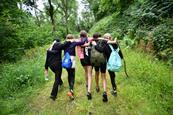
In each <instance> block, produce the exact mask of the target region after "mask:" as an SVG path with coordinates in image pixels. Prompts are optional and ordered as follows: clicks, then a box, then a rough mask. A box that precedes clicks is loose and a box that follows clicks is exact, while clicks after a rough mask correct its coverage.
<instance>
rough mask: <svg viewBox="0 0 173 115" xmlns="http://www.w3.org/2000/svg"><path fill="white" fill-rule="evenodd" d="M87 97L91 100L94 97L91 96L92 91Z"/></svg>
mask: <svg viewBox="0 0 173 115" xmlns="http://www.w3.org/2000/svg"><path fill="white" fill-rule="evenodd" d="M87 97H88V100H91V99H92V96H91V93H90V92H88V93H87Z"/></svg>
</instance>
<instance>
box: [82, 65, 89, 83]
mask: <svg viewBox="0 0 173 115" xmlns="http://www.w3.org/2000/svg"><path fill="white" fill-rule="evenodd" d="M83 68H84V71H85V82H86V83H85V84H86V86H88V70H87V66H83Z"/></svg>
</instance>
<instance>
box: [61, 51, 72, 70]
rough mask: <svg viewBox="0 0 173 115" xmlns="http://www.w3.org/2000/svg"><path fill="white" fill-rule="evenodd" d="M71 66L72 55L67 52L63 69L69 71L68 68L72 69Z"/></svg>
mask: <svg viewBox="0 0 173 115" xmlns="http://www.w3.org/2000/svg"><path fill="white" fill-rule="evenodd" d="M71 66H72V61H71V58H70V54H69V53H68V52H66V53H65V55H64V59H63V61H62V67H63V68H67V69H68V68H71Z"/></svg>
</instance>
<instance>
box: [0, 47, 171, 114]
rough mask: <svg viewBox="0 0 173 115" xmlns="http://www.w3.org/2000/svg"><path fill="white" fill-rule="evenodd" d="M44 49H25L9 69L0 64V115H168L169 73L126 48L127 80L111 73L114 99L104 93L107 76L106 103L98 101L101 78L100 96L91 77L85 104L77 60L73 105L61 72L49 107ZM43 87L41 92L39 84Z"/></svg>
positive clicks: (7, 66)
mask: <svg viewBox="0 0 173 115" xmlns="http://www.w3.org/2000/svg"><path fill="white" fill-rule="evenodd" d="M45 49H46V48H41V49H39V48H37V49H33V50H30V51H29V52H27V54H26V57H24V59H23V60H21V61H19V62H17V63H15V64H4V65H3V66H2V65H1V67H2V68H1V71H2V72H1V73H0V75H1V87H5V88H3V89H2V90H1V91H0V92H1V93H0V94H1V105H0V106H1V109H0V110H1V114H7V113H17V114H43V115H44V114H45V115H47V114H60V115H61V114H70V115H76V114H99V115H102V114H103V115H104V114H105V115H107V114H109V115H114V114H120V115H124V114H125V115H126V114H132V115H133V114H144V115H148V114H160V115H162V114H164V115H169V114H171V113H172V112H173V111H172V110H173V99H172V97H173V92H172V91H173V72H172V68H169V67H168V66H166V64H165V63H164V62H161V61H158V60H156V59H155V58H153V57H152V56H150V55H148V54H145V53H143V52H140V51H137V50H131V49H124V50H123V52H124V57H125V59H126V63H127V70H128V73H129V76H130V77H129V78H126V76H125V74H124V72H123V69H122V70H121V71H120V72H119V73H116V80H117V85H118V96H117V97H114V96H112V95H111V93H110V91H111V83H110V78H109V75H108V74H107V81H108V82H107V84H108V86H107V88H108V91H107V92H108V102H107V103H104V102H103V101H102V93H103V88H102V82H101V77H100V88H101V91H100V92H99V93H97V92H96V91H95V79H94V72H93V79H92V96H93V99H92V100H91V101H88V100H87V97H86V88H85V78H84V71H83V69H82V67H81V65H80V62H79V60H78V59H77V67H76V79H75V89H74V94H75V100H74V101H70V100H69V98H68V97H67V92H68V81H67V72H66V71H65V70H63V74H62V79H63V81H64V85H63V87H62V88H61V89H60V91H59V93H58V97H57V100H56V101H55V102H53V101H51V100H50V99H49V96H50V91H51V89H52V85H53V81H54V76H53V74H50V76H49V77H50V78H51V79H50V81H49V82H47V83H45V82H44V81H43V65H44V59H45V56H44V54H45ZM21 75H22V76H25V77H26V78H27V80H26V81H27V82H24V81H25V80H24V81H22V82H21V80H19V81H18V80H16V79H17V78H18V77H20V76H21ZM28 75H29V77H28ZM25 77H24V78H25ZM8 79H9V80H8ZM16 81H17V82H16ZM8 82H9V83H8ZM15 82H16V84H15ZM18 83H21V85H18ZM22 83H24V84H22ZM44 83H45V85H44V87H43V85H42V84H44ZM10 84H11V87H10ZM35 86H39V87H40V88H39V89H38V88H35ZM12 87H15V88H12ZM16 88H17V89H16ZM8 89H10V90H8Z"/></svg>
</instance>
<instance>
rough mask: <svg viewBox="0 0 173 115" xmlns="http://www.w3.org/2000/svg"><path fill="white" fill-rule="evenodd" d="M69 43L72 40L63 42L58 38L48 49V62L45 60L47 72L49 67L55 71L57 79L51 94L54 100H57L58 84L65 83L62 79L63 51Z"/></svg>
mask: <svg viewBox="0 0 173 115" xmlns="http://www.w3.org/2000/svg"><path fill="white" fill-rule="evenodd" d="M69 45H70V42H64V43H61V42H60V40H59V39H57V40H55V41H54V42H53V44H52V46H51V47H50V48H49V49H48V50H47V55H46V62H45V74H48V67H49V68H50V69H51V70H52V71H53V72H54V73H55V81H54V84H53V88H52V92H51V96H50V98H51V99H52V100H55V99H56V97H57V93H58V86H59V85H62V84H63V82H62V80H61V74H62V66H61V63H62V58H61V52H62V50H63V49H65V48H66V47H67V46H69Z"/></svg>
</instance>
